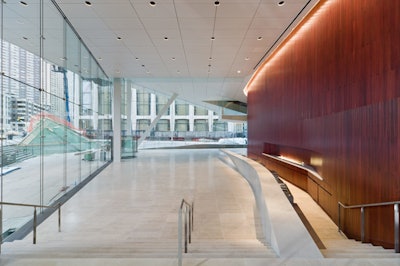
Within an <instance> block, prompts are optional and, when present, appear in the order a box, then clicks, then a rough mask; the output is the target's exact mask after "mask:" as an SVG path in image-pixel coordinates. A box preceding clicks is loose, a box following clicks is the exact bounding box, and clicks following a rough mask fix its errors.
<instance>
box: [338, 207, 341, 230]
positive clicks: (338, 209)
mask: <svg viewBox="0 0 400 266" xmlns="http://www.w3.org/2000/svg"><path fill="white" fill-rule="evenodd" d="M340 230H341V229H340V203H339V202H338V232H339V233H340Z"/></svg>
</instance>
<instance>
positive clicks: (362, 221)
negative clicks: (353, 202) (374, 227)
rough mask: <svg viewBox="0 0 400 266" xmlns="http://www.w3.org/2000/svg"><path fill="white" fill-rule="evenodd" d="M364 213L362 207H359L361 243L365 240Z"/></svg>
mask: <svg viewBox="0 0 400 266" xmlns="http://www.w3.org/2000/svg"><path fill="white" fill-rule="evenodd" d="M364 227H365V215H364V207H361V243H364V241H365V229H364Z"/></svg>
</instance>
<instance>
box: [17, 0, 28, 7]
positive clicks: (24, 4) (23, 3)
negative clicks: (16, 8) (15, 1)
mask: <svg viewBox="0 0 400 266" xmlns="http://www.w3.org/2000/svg"><path fill="white" fill-rule="evenodd" d="M19 3H20V4H21V5H23V6H27V5H28V4H27V3H26V2H24V1H19Z"/></svg>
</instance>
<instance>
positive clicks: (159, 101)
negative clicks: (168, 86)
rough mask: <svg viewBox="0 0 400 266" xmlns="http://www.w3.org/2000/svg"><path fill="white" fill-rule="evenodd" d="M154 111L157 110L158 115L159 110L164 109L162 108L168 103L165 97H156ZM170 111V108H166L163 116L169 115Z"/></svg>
mask: <svg viewBox="0 0 400 266" xmlns="http://www.w3.org/2000/svg"><path fill="white" fill-rule="evenodd" d="M156 99H157V100H156V109H157V114H159V113H160V111H161V109H162V108H164V106H165V105H166V104H167V103H168V99H169V98H168V97H167V96H165V95H157V97H156ZM170 109H171V107H168V110H167V112H165V114H164V115H169V114H170V112H169V111H170Z"/></svg>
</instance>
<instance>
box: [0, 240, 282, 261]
mask: <svg viewBox="0 0 400 266" xmlns="http://www.w3.org/2000/svg"><path fill="white" fill-rule="evenodd" d="M27 239H29V241H28V240H27ZM30 240H31V238H30V237H27V238H26V239H25V240H17V241H14V242H6V243H4V244H3V245H2V255H1V256H2V257H12V258H13V259H24V258H36V259H38V258H41V259H58V258H64V259H65V258H177V252H178V251H177V241H176V240H172V239H169V240H161V239H160V240H157V239H150V240H148V239H147V240H146V239H126V240H117V241H113V242H106V241H104V242H101V241H98V240H90V239H88V238H86V237H85V236H82V238H80V239H73V238H69V237H68V236H65V237H62V239H60V240H48V241H40V242H38V244H36V245H33V244H32V242H31V241H30ZM188 250H189V252H188V253H186V254H183V258H184V259H185V258H276V254H275V252H274V251H273V250H272V249H271V248H269V247H266V246H264V245H263V244H261V243H260V242H259V241H258V240H253V239H240V240H221V239H207V240H199V241H194V242H193V243H192V244H190V245H189V248H188Z"/></svg>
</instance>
